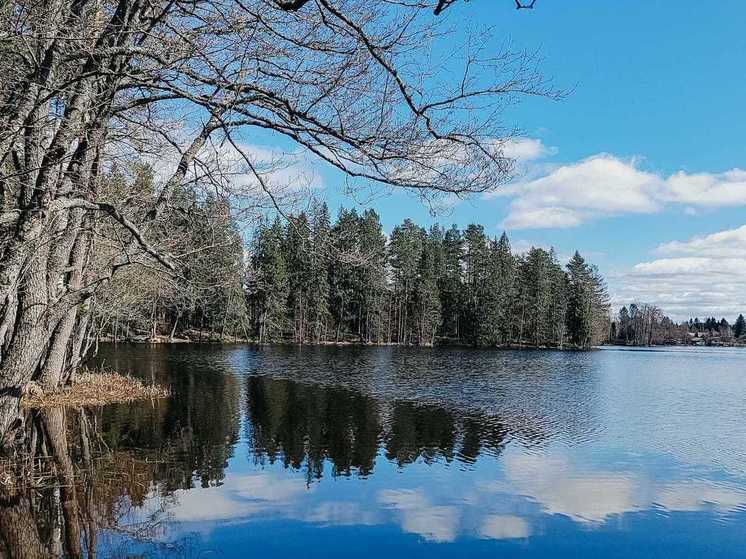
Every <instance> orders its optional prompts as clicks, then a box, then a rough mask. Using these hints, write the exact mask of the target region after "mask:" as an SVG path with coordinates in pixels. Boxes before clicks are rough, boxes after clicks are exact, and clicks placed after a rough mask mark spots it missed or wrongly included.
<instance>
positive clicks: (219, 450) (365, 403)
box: [0, 369, 543, 558]
mask: <svg viewBox="0 0 746 559" xmlns="http://www.w3.org/2000/svg"><path fill="white" fill-rule="evenodd" d="M153 378H154V380H157V381H158V382H164V380H166V381H170V382H166V383H167V384H170V385H171V386H172V390H173V396H172V397H171V398H169V399H167V400H162V401H156V402H145V403H137V404H127V405H115V406H108V407H105V408H97V409H90V410H70V409H68V410H64V409H62V408H57V409H48V410H41V411H32V412H29V413H28V417H27V419H26V442H25V453H24V454H23V458H22V459H15V460H11V459H6V460H5V461H4V466H5V467H4V471H3V475H4V477H3V479H2V481H3V483H2V484H0V537H1V538H2V545H3V546H4V548H5V549H4V550H5V555H6V556H8V557H31V558H35V557H59V556H62V555H66V556H72V557H76V556H86V557H95V556H96V555H98V556H101V557H110V556H127V555H132V554H136V555H142V554H144V553H143V552H142V549H143V546H145V547H146V548H147V553H148V554H149V555H153V554H154V555H158V556H164V555H173V556H179V557H183V556H186V555H189V554H190V549H191V548H190V546H191V545H192V543H191V542H190V540H189V538H188V537H187V538H183V537H182V538H177V539H176V540H174V539H173V538H171V537H170V536H171V535H169V534H168V527H169V526H171V524H170V523H171V519H170V515H169V508H170V507H172V508H174V507H177V506H178V504H179V503H178V500H177V499H178V495H184V493H183V492H184V491H189V490H190V489H192V488H194V487H196V486H199V487H201V488H210V487H214V486H219V485H221V484H222V483H223V481H224V479H225V477H226V469H227V466H228V462H229V459H230V458H231V457H232V456H233V455H234V452H235V449H236V446H237V445H238V444H239V442H242V444H243V445H244V446H245V447H246V449H247V451H248V452H249V455H250V457H251V459H252V460H253V461H254V462H255V463H257V464H264V463H280V464H282V465H284V466H285V467H287V468H292V469H297V470H302V471H304V472H305V474H306V479H307V482H308V483H311V482H315V481H318V480H320V479H322V477H323V476H324V475H325V474H330V475H332V476H351V475H357V476H359V477H367V476H370V475H372V474H373V473H374V471H375V467H376V461H377V460H388V461H391V462H393V463H394V464H396V465H397V466H399V467H406V466H407V465H408V464H411V463H414V462H424V463H426V464H429V463H432V462H438V461H445V462H451V461H454V460H455V461H459V462H461V463H463V464H466V465H468V464H471V463H473V462H475V461H476V460H477V458H478V456H480V454H483V453H487V454H491V455H497V454H499V453H500V452H501V451H502V449H503V447H504V446H505V444H506V442H507V440H508V439H509V438H510V437H511V436H514V435H516V434H519V435H520V436H522V437H524V439H525V437H526V436H527V433H528V434H530V436H531V437H532V438H534V439H536V441H537V442H539V441H538V440H539V439H541V433H542V431H543V430H542V429H541V428H537V427H536V426H526V425H516V424H512V425H510V426H509V425H508V423H507V422H504V421H503V420H501V419H500V418H497V417H487V416H483V415H480V414H464V413H460V412H457V411H454V410H449V409H446V408H444V407H440V406H437V405H418V404H416V403H413V402H411V401H406V400H404V401H397V400H387V399H378V398H375V397H372V396H370V395H367V394H365V393H363V392H360V391H357V390H355V389H349V388H341V387H338V386H322V385H318V384H310V383H303V382H297V381H293V380H287V379H276V378H271V377H262V376H255V375H248V376H246V377H244V384H243V386H242V384H241V381H240V380H239V377H238V376H236V375H234V374H231V373H230V372H226V371H220V372H217V373H215V372H212V373H207V372H204V371H199V370H198V369H187V370H184V371H181V372H180V373H179V374H174V375H171V374H170V371H163V370H161V371H154V372H153ZM242 415H243V417H244V418H245V421H244V423H243V425H244V426H245V427H244V428H245V437H244V440H243V441H240V437H239V435H240V433H241V418H242ZM174 542H175V543H174ZM138 546H140V547H138ZM133 550H135V551H133Z"/></svg>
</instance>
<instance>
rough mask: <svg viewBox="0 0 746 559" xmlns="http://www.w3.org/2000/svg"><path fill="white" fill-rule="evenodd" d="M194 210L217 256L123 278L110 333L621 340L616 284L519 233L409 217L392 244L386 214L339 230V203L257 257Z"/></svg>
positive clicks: (296, 222)
mask: <svg viewBox="0 0 746 559" xmlns="http://www.w3.org/2000/svg"><path fill="white" fill-rule="evenodd" d="M193 205H194V207H195V208H199V211H200V212H202V213H203V214H204V215H203V216H202V217H201V219H203V220H204V221H206V222H207V223H210V224H212V225H211V228H210V235H211V236H212V237H213V239H214V242H213V248H212V249H211V250H209V251H204V252H200V253H198V254H195V255H194V256H193V259H192V260H193V261H192V262H191V263H190V264H189V265H187V266H186V267H185V271H184V273H183V274H182V277H181V278H178V279H173V278H163V277H162V276H158V277H157V278H156V276H155V275H153V277H151V278H149V279H147V280H145V279H144V277H145V276H144V274H145V275H147V271H143V270H140V271H138V273H137V274H131V275H129V276H122V279H120V280H117V281H114V282H112V285H111V286H110V287H108V288H107V292H108V294H109V296H108V297H107V293H106V292H105V293H104V294H102V296H101V297H99V298H98V301H97V309H98V310H97V313H98V317H99V326H100V327H99V329H98V331H99V332H101V333H103V334H106V335H109V336H114V337H116V338H119V339H122V338H132V337H136V336H140V337H149V338H157V337H158V336H163V335H168V336H170V337H172V338H173V337H179V336H188V337H189V338H190V339H208V338H209V337H210V336H212V337H215V338H218V339H226V337H235V338H240V339H249V340H253V341H257V342H260V343H278V342H279V343H281V342H289V343H343V342H355V343H375V344H402V345H434V344H437V343H454V344H468V345H473V346H480V347H493V346H509V345H518V346H536V347H560V348H562V347H574V348H588V347H590V346H592V345H595V344H598V343H600V342H602V341H603V340H604V339H605V338H606V337H607V336H608V331H609V320H608V316H609V312H608V311H609V304H608V295H607V292H606V287H605V284H604V280H603V278H602V277H601V275H600V273H599V272H598V270H597V268H596V267H595V266H593V265H591V264H589V263H588V262H586V261H585V260H584V259H583V258H582V257H581V256H580V255H579V254H578V253H576V254H575V255H574V256H573V257H572V258H571V259H570V261H569V262H568V263H567V264H566V265H565V266H563V265H562V264H561V263H560V262H559V260H558V258H557V255H556V254H555V252H554V251H553V250H550V251H546V250H544V249H541V248H536V247H534V248H531V249H530V250H529V251H528V252H527V253H525V254H513V253H512V251H511V248H510V242H509V240H508V237H507V235H506V234H503V235H502V236H501V237H499V238H491V237H489V236H488V235H487V234H486V233H485V231H484V228H483V227H482V226H481V225H475V224H472V225H469V226H468V227H466V229H464V230H460V229H459V228H457V227H456V226H453V227H451V228H449V229H445V228H443V227H441V226H438V225H435V226H433V227H431V228H430V229H429V230H426V229H424V228H423V227H420V226H418V225H416V224H415V223H413V222H412V221H411V220H405V221H404V222H403V223H402V224H400V225H398V226H396V227H394V229H393V231H392V232H391V234H390V235H389V236H388V237H387V236H386V235H385V234H384V232H383V228H382V226H381V222H380V218H379V216H378V214H377V213H376V212H375V211H373V210H365V211H364V212H362V213H358V212H357V211H356V210H354V209H353V210H348V209H342V210H341V211H340V212H339V215H338V217H337V219H336V221H335V222H334V223H332V221H331V218H330V215H329V210H328V208H327V206H326V205H325V204H318V205H316V206H315V207H313V208H312V209H311V210H310V211H309V212H308V213H300V214H298V215H291V216H287V219H280V218H276V219H274V220H273V221H271V222H266V223H261V224H260V225H259V226H258V227H257V228H256V231H255V233H254V235H253V238H252V240H251V242H250V243H248V248H247V250H246V251H244V250H243V247H242V244H241V239H240V236H239V234H238V232H237V230H236V228H235V225H233V224H232V223H231V221H230V218H229V217H228V216H227V214H226V213H225V212H222V211H221V208H220V207H219V205H217V204H214V203H212V202H210V201H206V202H197V201H196V200H195V201H194V204H193ZM177 217H178V216H177ZM179 226H180V225H179V224H178V223H174V224H173V225H172V227H171V228H170V231H169V235H170V236H174V235H173V230H174V228H177V227H179ZM184 227H185V230H188V229H189V227H188V225H185V226H184ZM176 237H178V235H177V236H176ZM182 242H183V243H184V244H185V245H188V244H189V239H188V238H187V237H185V238H184V239H183V240H182ZM107 301H108V302H107ZM128 301H129V304H128V303H127V302H128ZM115 303H116V304H115Z"/></svg>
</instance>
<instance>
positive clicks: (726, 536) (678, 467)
mask: <svg viewBox="0 0 746 559" xmlns="http://www.w3.org/2000/svg"><path fill="white" fill-rule="evenodd" d="M100 359H101V360H103V361H104V362H105V364H106V365H107V366H108V367H111V368H114V369H116V370H119V371H123V372H130V373H132V374H135V375H138V376H141V377H144V378H146V379H152V380H155V381H157V382H160V383H164V384H168V385H170V386H171V387H172V390H173V397H172V398H171V399H170V400H166V401H161V402H157V403H155V404H152V403H150V402H148V403H142V404H136V405H129V406H114V407H110V408H105V409H103V410H98V411H94V412H91V413H90V418H89V419H88V420H87V424H88V425H92V426H94V427H95V433H96V439H97V440H99V441H100V442H101V445H102V447H103V448H105V449H107V450H106V452H108V453H111V455H112V456H115V457H116V459H115V460H114V462H115V463H116V464H119V465H121V464H125V463H126V464H129V463H130V462H129V461H131V462H132V464H133V465H132V466H131V467H130V466H126V468H130V469H131V470H132V471H133V472H134V471H135V470H136V471H137V475H136V476H135V477H134V478H132V477H128V478H127V480H128V481H127V482H126V483H125V482H121V481H120V482H116V481H114V482H111V487H108V486H106V485H105V484H104V487H103V489H102V488H101V487H98V489H96V491H92V492H91V493H92V494H95V495H105V498H104V497H97V498H98V499H99V500H98V501H96V503H94V505H95V506H97V507H98V508H99V509H106V510H107V511H108V510H110V509H111V510H112V511H114V514H112V516H111V519H110V520H109V524H105V523H99V524H97V526H98V527H97V528H95V531H97V532H98V534H97V538H96V540H95V542H93V544H91V545H92V546H93V547H95V548H97V549H98V550H99V556H110V555H116V556H128V555H145V556H178V557H187V556H188V557H212V556H217V557H250V556H255V557H289V556H292V555H298V556H302V557H324V558H330V557H354V558H367V557H382V556H388V557H395V556H405V555H408V556H416V557H496V556H499V557H593V558H599V557H708V556H709V557H746V421H745V420H746V351H743V350H738V349H706V348H696V349H678V348H676V349H665V350H663V349H662V350H650V351H642V350H639V351H635V350H623V349H604V350H600V351H594V352H590V353H560V352H550V351H478V350H459V349H435V350H427V349H403V348H261V349H256V348H249V347H243V346H236V347H226V348H213V347H194V346H172V347H148V346H143V345H137V346H119V347H118V348H116V349H114V348H106V349H105V351H103V352H102V353H101V355H100ZM68 421H69V422H72V420H71V419H69V420H68ZM75 461H76V463H77V462H79V459H78V458H75ZM112 479H115V480H116V479H122V478H117V477H115V478H112ZM133 479H135V481H134V482H133V481H132V480H133ZM107 483H108V482H107ZM123 503H124V505H123ZM90 530H94V528H89V531H90ZM83 532H84V534H83V537H85V533H86V531H85V530H84V531H83Z"/></svg>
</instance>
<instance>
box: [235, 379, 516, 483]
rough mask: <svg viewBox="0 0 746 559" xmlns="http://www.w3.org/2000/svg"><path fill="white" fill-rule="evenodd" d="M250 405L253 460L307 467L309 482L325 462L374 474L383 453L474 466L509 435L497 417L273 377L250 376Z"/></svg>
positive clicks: (334, 470)
mask: <svg viewBox="0 0 746 559" xmlns="http://www.w3.org/2000/svg"><path fill="white" fill-rule="evenodd" d="M246 403H247V414H248V419H249V421H248V422H247V424H248V437H249V440H250V445H249V446H250V450H251V452H252V453H253V458H254V460H255V461H257V462H259V463H262V462H264V461H268V462H270V463H274V462H276V461H278V460H281V461H282V462H283V464H284V465H285V466H286V467H292V468H295V469H301V468H304V469H305V470H306V473H307V476H308V478H309V480H311V479H320V478H321V477H322V475H323V473H324V463H325V462H328V463H329V464H330V465H331V474H332V475H334V476H337V475H344V476H348V475H350V474H351V473H353V471H354V472H356V473H357V474H359V475H360V476H367V475H370V474H372V473H373V470H374V466H375V461H376V458H377V456H379V450H380V451H381V452H382V453H383V454H384V456H385V457H386V459H388V460H392V461H395V462H396V463H397V464H398V465H399V466H404V465H406V464H409V463H412V462H415V461H417V460H423V461H424V462H425V463H431V462H433V461H437V460H446V461H451V460H454V459H457V460H459V461H462V462H465V463H473V462H474V461H476V459H477V457H478V456H479V454H480V452H482V451H489V452H490V454H493V455H497V454H499V453H500V452H501V450H502V448H503V446H504V444H505V442H506V440H507V437H508V435H509V432H508V428H507V427H506V426H504V425H503V424H502V423H501V422H500V421H499V420H498V419H496V418H486V417H479V418H477V417H470V416H463V415H460V414H455V413H453V412H451V411H449V410H446V409H444V408H441V407H439V406H433V405H418V404H415V403H413V402H409V401H394V402H384V401H378V400H376V399H374V398H371V397H368V396H365V395H363V394H361V393H359V392H356V391H353V390H347V389H343V388H335V387H325V386H318V385H310V384H302V383H298V382H294V381H291V380H284V379H271V378H268V377H258V376H250V377H247V379H246Z"/></svg>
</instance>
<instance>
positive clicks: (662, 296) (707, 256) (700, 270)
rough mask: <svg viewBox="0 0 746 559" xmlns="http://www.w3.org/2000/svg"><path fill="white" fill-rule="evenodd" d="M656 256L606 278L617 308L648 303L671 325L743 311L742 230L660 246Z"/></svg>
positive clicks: (745, 246)
mask: <svg viewBox="0 0 746 559" xmlns="http://www.w3.org/2000/svg"><path fill="white" fill-rule="evenodd" d="M656 253H657V254H658V255H660V256H661V258H657V259H655V260H651V261H648V262H640V263H639V264H636V265H635V266H633V267H632V268H631V269H630V270H628V271H627V272H625V273H622V274H619V275H616V276H613V275H612V276H610V277H609V280H610V285H611V286H612V287H613V288H614V289H613V291H614V294H615V297H614V302H615V303H616V304H617V305H622V304H628V303H629V302H631V301H643V302H648V303H653V304H655V305H657V306H659V307H661V308H662V309H663V311H664V312H665V313H667V314H669V315H670V316H671V317H672V318H674V319H676V320H684V319H688V318H690V317H693V316H710V315H715V316H717V317H718V318H719V317H721V316H725V317H726V318H728V319H729V320H731V321H732V320H733V319H734V318H735V317H736V316H737V315H738V313H740V312H744V311H746V290H744V289H743V286H744V285H746V225H743V226H741V227H738V228H736V229H729V230H725V231H720V232H718V233H713V234H711V235H705V236H698V237H693V238H691V239H689V240H687V241H672V242H668V243H664V244H662V245H660V246H659V247H658V248H657V249H656Z"/></svg>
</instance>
